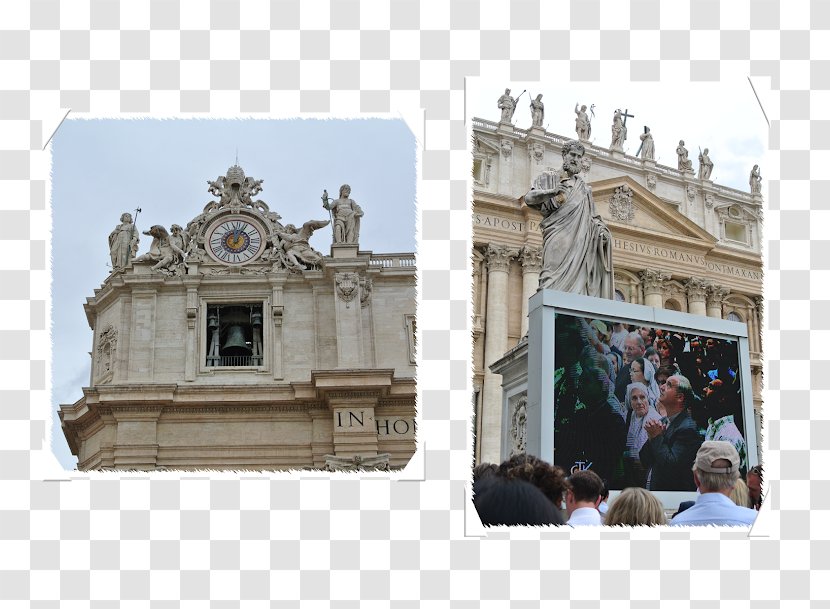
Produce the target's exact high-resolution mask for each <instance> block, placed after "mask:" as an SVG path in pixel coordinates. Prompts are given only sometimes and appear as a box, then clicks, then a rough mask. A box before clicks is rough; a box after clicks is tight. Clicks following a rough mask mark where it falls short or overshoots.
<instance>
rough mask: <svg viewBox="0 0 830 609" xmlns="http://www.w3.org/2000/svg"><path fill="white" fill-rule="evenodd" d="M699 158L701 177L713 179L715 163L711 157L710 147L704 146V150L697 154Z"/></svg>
mask: <svg viewBox="0 0 830 609" xmlns="http://www.w3.org/2000/svg"><path fill="white" fill-rule="evenodd" d="M697 160H698V161H700V168H699V170H698V172H699V173H698V177H700V179H701V180H711V179H712V169H713V168H714V166H715V164H714V163H713V162H712V160H711V159H710V158H709V149H708V148H704V149H703V152H701V153H700V154H699V155H697Z"/></svg>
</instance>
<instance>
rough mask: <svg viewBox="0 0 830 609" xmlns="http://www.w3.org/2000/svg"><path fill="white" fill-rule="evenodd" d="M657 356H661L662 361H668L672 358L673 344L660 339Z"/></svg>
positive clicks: (657, 343) (657, 345)
mask: <svg viewBox="0 0 830 609" xmlns="http://www.w3.org/2000/svg"><path fill="white" fill-rule="evenodd" d="M655 345H656V349H657V355H659V356H660V361H661V362H663V361H668V360H669V359H670V358H671V343H669V341H667V340H664V339H660V340H658V341H657V342H656V343H655Z"/></svg>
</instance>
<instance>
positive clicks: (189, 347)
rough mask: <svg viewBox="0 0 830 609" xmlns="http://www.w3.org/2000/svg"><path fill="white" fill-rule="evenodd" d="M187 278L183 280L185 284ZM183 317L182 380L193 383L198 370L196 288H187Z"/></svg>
mask: <svg viewBox="0 0 830 609" xmlns="http://www.w3.org/2000/svg"><path fill="white" fill-rule="evenodd" d="M188 279H189V278H188V277H186V278H185V281H186V282H187V283H190V282H189V281H188ZM185 315H186V318H187V337H186V338H185V343H184V380H186V381H191V382H192V381H195V380H196V370H197V369H198V365H197V364H198V359H199V351H200V349H199V345H198V344H197V340H196V336H197V335H198V332H196V323H197V321H198V319H199V294H198V293H197V291H196V286H190V285H188V287H187V303H186V311H185Z"/></svg>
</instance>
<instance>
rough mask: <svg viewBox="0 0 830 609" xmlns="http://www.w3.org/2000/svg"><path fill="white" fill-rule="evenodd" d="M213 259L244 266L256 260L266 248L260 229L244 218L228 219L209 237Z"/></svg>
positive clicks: (213, 230) (214, 228) (212, 230)
mask: <svg viewBox="0 0 830 609" xmlns="http://www.w3.org/2000/svg"><path fill="white" fill-rule="evenodd" d="M207 237H208V247H209V249H210V252H211V254H213V257H214V258H216V259H217V260H219V261H220V262H225V263H227V264H243V263H245V262H248V261H250V260H252V259H253V258H255V257H256V256H257V255H258V254H259V253H260V251H261V250H262V248H263V247H264V245H265V244H264V240H263V236H262V232H261V231H260V229H259V228H258V227H257V226H256V225H255V224H254V223H252V222H250V221H248V220H247V219H245V218H243V217H230V218H226V219H225V220H223V221H222V222H220V223H219V224H217V225H215V226H214V227H212V228H211V230H210V232H209V233H208V235H207Z"/></svg>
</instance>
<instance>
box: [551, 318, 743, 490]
mask: <svg viewBox="0 0 830 609" xmlns="http://www.w3.org/2000/svg"><path fill="white" fill-rule="evenodd" d="M555 334H556V336H555V346H554V368H555V375H554V396H555V398H554V402H555V403H554V463H555V464H556V465H558V466H561V467H562V468H564V469H565V471H566V472H569V473H570V474H573V473H575V472H577V471H580V470H591V471H593V472H595V473H596V474H598V475H599V477H600V478H602V479H604V480H607V481H608V485H609V487H610V488H611V489H615V490H619V489H624V488H628V487H641V488H646V489H649V490H653V491H694V490H695V489H696V486H695V481H694V479H693V477H692V465H693V462H694V460H695V455H696V453H697V451H698V449H699V448H700V446H701V444H702V443H703V442H704V441H707V440H723V441H727V442H729V443H731V444H732V445H733V446H734V447H735V449H736V450H737V453H738V455H739V457H740V473H741V474H742V475H745V474H746V472H747V468H748V466H749V463H748V459H747V457H748V450H754V447H748V446H747V442H746V440H745V438H746V435H745V427H744V419H743V409H742V403H743V397H742V392H744V391H751V387H750V385H749V383H748V382H747V381H746V380H745V379H742V378H741V375H740V367H739V361H738V345H737V342H736V341H732V340H727V339H724V338H719V337H713V336H706V335H702V334H700V333H697V332H691V331H689V332H683V331H676V330H667V329H662V328H656V327H642V326H637V325H632V324H626V323H621V322H615V321H609V320H603V319H592V318H585V317H579V316H573V315H565V314H559V313H557V315H556V323H555Z"/></svg>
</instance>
